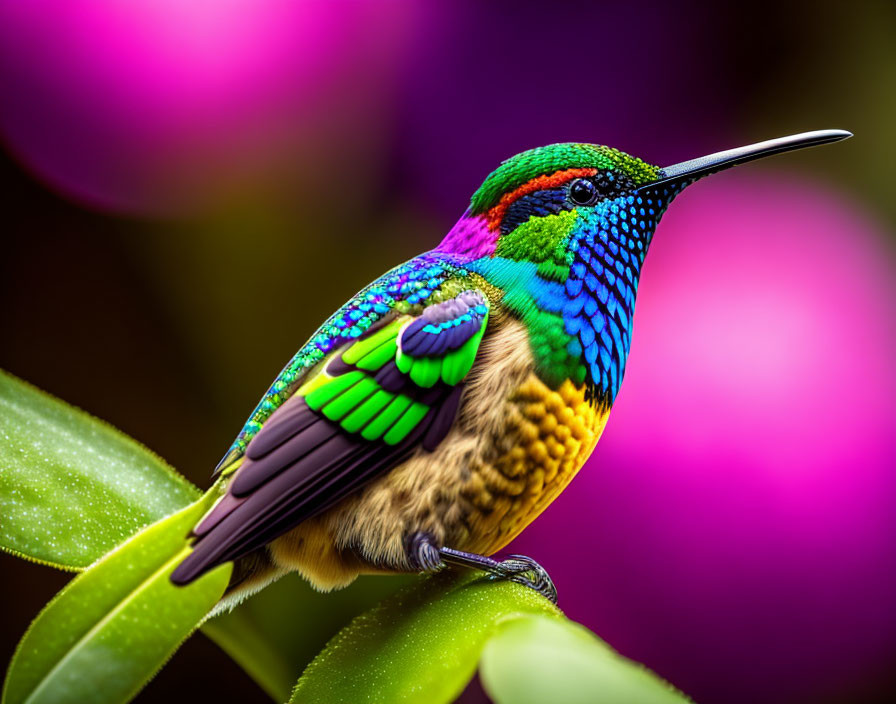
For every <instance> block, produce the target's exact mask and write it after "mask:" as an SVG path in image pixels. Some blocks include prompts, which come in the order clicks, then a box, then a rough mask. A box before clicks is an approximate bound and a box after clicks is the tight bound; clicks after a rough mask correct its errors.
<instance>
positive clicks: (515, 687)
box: [479, 615, 689, 704]
mask: <svg viewBox="0 0 896 704" xmlns="http://www.w3.org/2000/svg"><path fill="white" fill-rule="evenodd" d="M479 673H480V676H481V678H482V684H483V686H484V687H485V691H486V692H488V694H489V696H490V697H491V698H492V699H493V700H494V701H495V702H496V704H542V703H543V702H552V703H553V704H617V703H618V704H629V702H638V703H639V704H684V702H687V701H689V699H688V698H687V697H685V696H684V695H683V694H681V693H680V692H678V691H677V690H675V689H674V688H673V687H672V686H671V685H670V684H668V683H667V682H664V681H663V680H661V679H660V678H658V677H657V676H656V675H654V674H653V673H652V672H650V671H649V670H647V669H646V668H645V667H644V666H642V665H639V664H637V663H635V662H632V661H631V660H628V659H627V658H624V657H622V656H621V655H619V654H618V653H616V652H615V651H614V650H613V649H612V648H610V646H608V645H607V644H606V643H604V642H603V641H601V640H599V639H598V638H597V637H595V635H594V634H593V633H591V631H589V630H588V629H586V628H584V627H582V626H580V625H578V624H576V623H573V622H572V621H566V620H562V619H556V618H545V617H544V616H538V615H536V616H525V617H523V618H518V619H515V620H513V621H510V622H507V623H505V624H504V625H503V626H502V627H501V628H500V629H499V631H498V633H497V634H496V635H495V636H494V637H493V638H491V639H490V640H489V642H488V643H487V644H486V646H485V649H484V650H483V653H482V663H481V666H480V670H479Z"/></svg>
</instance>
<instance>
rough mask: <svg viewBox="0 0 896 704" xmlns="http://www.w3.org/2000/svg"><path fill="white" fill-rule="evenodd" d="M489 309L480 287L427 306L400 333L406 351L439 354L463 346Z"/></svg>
mask: <svg viewBox="0 0 896 704" xmlns="http://www.w3.org/2000/svg"><path fill="white" fill-rule="evenodd" d="M487 312H488V305H487V303H486V300H485V298H484V297H483V295H482V294H481V293H479V292H478V291H464V292H463V293H460V294H458V295H457V296H456V297H454V298H452V299H450V300H447V301H444V302H442V303H436V304H435V305H431V306H429V307H428V308H426V309H425V310H424V311H423V313H421V314H420V317H418V318H417V319H416V320H414V322H412V323H411V324H410V325H408V326H407V327H406V328H405V329H404V330H403V331H402V332H401V335H399V337H398V344H399V346H400V347H401V351H402V352H403V353H404V354H407V355H410V356H412V357H438V356H441V355H443V354H445V353H446V352H448V351H451V350H456V349H459V348H460V347H461V346H463V344H464V343H465V342H466V341H467V340H469V339H470V338H471V337H473V335H475V334H476V333H477V332H478V331H479V329H480V327H481V326H482V320H483V318H485V314H486V313H487Z"/></svg>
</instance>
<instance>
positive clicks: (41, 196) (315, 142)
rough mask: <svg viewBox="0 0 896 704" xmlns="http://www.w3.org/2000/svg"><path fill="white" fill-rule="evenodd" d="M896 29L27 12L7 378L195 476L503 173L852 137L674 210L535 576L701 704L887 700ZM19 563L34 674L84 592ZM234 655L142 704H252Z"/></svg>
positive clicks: (833, 22) (773, 10)
mask: <svg viewBox="0 0 896 704" xmlns="http://www.w3.org/2000/svg"><path fill="white" fill-rule="evenodd" d="M894 15H896V10H894V9H893V8H891V7H888V6H884V5H881V6H879V7H878V6H870V5H869V6H867V7H865V6H862V5H859V6H856V7H851V8H850V12H849V13H842V14H840V15H838V14H836V13H822V12H819V11H818V10H817V8H816V7H815V6H814V5H813V4H810V3H808V2H799V3H794V4H792V5H789V6H787V7H781V6H780V5H778V4H774V5H773V4H771V3H750V4H749V5H748V6H746V5H745V6H741V5H732V6H730V7H729V6H718V5H717V4H710V3H705V4H703V3H697V2H687V3H683V4H681V5H676V6H674V7H673V6H671V5H669V4H667V3H655V4H651V3H631V4H626V5H624V6H620V5H604V4H588V5H586V4H581V3H543V4H537V5H533V4H526V5H525V6H521V5H519V4H515V3H509V2H500V3H488V4H478V3H472V2H461V3H450V4H448V3H444V4H441V3H429V4H427V3H420V2H415V1H413V0H404V1H395V2H364V1H355V2H348V1H345V2H331V3H322V2H302V3H296V2H286V1H284V0H280V1H275V0H254V1H253V2H249V1H248V0H218V1H217V2H212V1H211V0H202V1H198V0H197V1H196V2H192V3H181V2H171V1H169V0H166V1H165V2H159V1H158V0H156V1H155V2H149V1H148V0H147V1H143V0H141V1H139V2H130V3H127V4H125V5H122V4H120V3H113V2H109V1H108V0H105V1H104V0H93V1H92V2H90V1H86V0H84V1H81V2H59V1H52V0H35V1H34V2H30V3H25V4H23V3H13V2H4V3H2V4H0V105H2V109H0V136H2V139H3V144H4V146H5V149H6V155H5V158H4V160H3V162H2V165H0V168H2V171H0V180H2V184H3V188H4V192H5V193H6V195H7V198H6V199H5V200H6V201H7V217H6V220H7V222H6V223H4V228H3V231H4V234H3V235H2V237H3V253H4V256H3V257H2V261H0V303H2V309H3V311H4V324H3V341H4V344H3V345H2V346H0V367H2V368H4V369H7V370H9V371H11V372H13V373H15V374H17V375H19V376H21V377H23V378H25V379H27V380H29V381H31V382H32V383H35V384H37V385H38V386H40V387H42V388H44V389H46V390H48V391H50V392H51V393H54V394H56V395H58V396H60V397H62V398H64V399H66V400H67V401H69V402H72V403H75V404H76V405H79V406H81V407H83V408H85V409H86V410H88V411H90V412H92V413H94V414H96V415H98V416H100V417H102V418H105V419H106V420H108V421H110V422H112V423H113V424H115V425H117V426H118V427H120V428H122V429H123V430H124V431H126V432H128V433H130V434H131V435H133V436H135V437H137V438H138V439H140V440H142V441H143V442H145V443H146V444H148V445H149V446H150V447H152V448H153V449H155V450H156V451H158V452H159V453H160V454H162V455H163V456H165V457H166V458H168V459H169V460H170V461H171V462H172V463H173V464H175V465H176V466H177V467H179V468H180V469H181V470H182V471H183V472H184V473H185V474H187V475H188V476H189V477H190V478H191V479H192V480H193V481H195V482H196V483H197V484H199V485H201V486H205V485H207V483H208V475H209V472H210V470H211V468H212V467H213V466H214V464H215V462H216V461H217V460H218V458H219V456H220V455H221V454H222V453H223V451H224V450H225V449H226V447H227V446H228V445H229V443H230V440H231V439H232V436H233V435H234V434H235V432H236V431H237V430H238V429H239V427H240V425H241V423H242V421H243V419H244V417H245V416H246V415H247V414H248V412H249V411H250V410H251V408H252V407H253V405H254V403H255V401H256V400H257V398H258V396H259V395H260V394H261V393H262V392H263V390H264V389H265V388H266V387H267V384H268V383H269V382H270V380H271V379H272V378H273V376H274V375H275V374H276V373H277V371H278V370H279V369H280V367H281V366H282V364H283V362H284V361H285V360H286V359H287V358H288V357H289V356H290V355H291V354H292V353H293V352H294V350H295V349H296V348H297V347H298V346H299V345H300V344H301V343H302V342H303V341H304V339H305V338H307V337H308V336H309V335H310V334H311V333H312V332H313V330H314V328H315V327H316V325H317V324H318V323H320V322H321V321H322V320H323V319H324V318H325V317H326V316H327V315H328V314H329V313H330V312H331V311H332V310H333V309H334V308H335V307H336V306H338V305H339V304H340V303H341V302H342V301H343V300H345V299H346V298H347V297H348V296H349V295H350V294H351V293H353V292H354V291H355V290H357V289H358V288H360V287H361V286H362V285H363V284H365V283H366V282H367V281H369V280H370V279H372V278H374V277H375V276H377V275H378V274H379V273H381V272H382V271H384V270H385V269H387V268H389V267H390V266H392V265H394V264H396V263H398V262H400V261H402V260H404V259H406V258H408V257H410V256H412V255H414V254H416V253H418V252H420V251H422V250H425V249H428V248H430V247H432V246H434V245H435V244H436V243H437V242H438V240H439V239H440V237H441V235H442V234H443V233H444V232H445V231H446V230H447V229H448V227H450V225H451V224H452V223H453V222H454V220H455V219H456V217H457V216H458V215H459V214H460V213H461V212H462V211H463V210H464V208H465V206H466V203H467V200H468V198H469V196H470V194H471V193H472V191H473V190H474V189H475V188H476V186H477V185H478V184H479V183H480V182H481V180H482V179H483V178H484V177H485V175H486V174H487V173H488V172H489V171H490V170H491V169H492V168H494V167H495V166H496V165H497V163H498V161H500V160H501V159H503V158H505V157H507V156H509V155H511V154H513V153H515V152H517V151H520V150H522V149H525V148H528V147H532V146H536V145H539V144H543V143H548V142H557V141H566V140H579V141H591V142H598V143H605V144H610V145H612V146H617V147H619V148H622V149H624V150H626V151H629V152H631V153H634V154H636V155H638V156H641V157H643V158H645V159H646V160H648V161H652V162H654V163H658V164H661V165H662V164H666V163H672V162H676V161H681V160H684V159H688V158H691V157H694V156H699V155H701V154H703V153H707V152H711V151H715V150H717V149H722V148H727V147H732V146H737V145H740V144H746V143H749V142H753V141H758V140H760V139H765V138H769V137H774V136H780V135H783V134H788V133H792V132H799V131H804V130H809V129H817V128H828V127H836V128H845V129H850V130H852V131H853V132H855V134H856V137H855V139H853V140H850V141H849V142H845V143H841V144H837V145H834V146H830V147H825V148H824V149H816V150H811V151H808V152H800V153H796V154H792V155H787V156H786V157H780V158H775V159H774V160H769V161H763V162H762V163H760V164H755V165H750V166H745V167H743V168H741V169H738V170H735V171H731V172H727V173H725V174H722V175H718V176H715V177H712V178H711V179H708V180H706V181H705V182H701V183H699V184H697V185H695V186H694V187H693V188H691V189H690V190H688V191H686V192H685V193H684V194H683V195H682V196H681V197H680V198H679V199H678V200H676V202H675V203H674V204H673V205H672V207H671V208H670V210H669V212H668V213H667V215H666V216H665V218H664V220H663V222H662V223H661V225H660V227H659V230H658V233H657V237H656V239H655V241H654V244H653V247H652V249H651V253H650V256H649V257H648V260H647V264H646V267H645V272H644V276H643V278H642V283H641V286H640V295H639V302H638V309H637V315H636V325H635V333H634V342H633V351H632V356H631V359H630V363H629V367H628V371H627V374H626V381H625V384H624V385H623V388H622V392H621V394H620V397H619V400H618V402H617V405H616V407H615V409H614V412H613V416H612V417H611V420H610V423H609V425H608V427H607V430H606V433H605V435H604V438H603V439H602V441H601V443H600V445H599V446H598V449H597V451H596V452H595V455H594V456H593V458H592V460H591V461H590V462H589V464H588V465H587V466H586V468H585V469H584V470H583V472H582V474H581V475H580V477H579V478H577V479H576V481H575V482H574V483H573V484H572V486H571V487H570V489H569V490H568V491H567V492H566V493H565V494H564V495H563V496H561V498H560V499H558V500H557V502H556V503H555V504H554V505H553V506H552V507H551V508H549V509H548V510H547V511H546V512H545V514H544V515H543V516H542V517H541V518H540V519H539V520H538V521H536V522H535V523H534V524H533V525H532V526H531V527H530V528H529V529H528V530H527V531H526V532H525V533H524V534H523V535H522V536H521V537H520V538H519V539H518V540H517V541H516V542H515V543H514V544H513V545H512V546H511V551H518V552H526V553H528V554H531V555H533V556H534V557H536V559H538V560H539V561H540V562H542V564H544V565H545V566H546V567H547V568H548V570H549V571H550V573H551V574H552V576H553V578H554V580H555V581H556V583H557V585H558V588H559V590H560V595H561V606H562V607H563V608H564V609H565V610H566V612H567V613H568V615H569V616H570V617H571V618H573V619H576V620H579V621H581V622H582V623H584V624H586V625H587V626H588V627H590V628H592V629H593V630H594V631H595V632H597V633H598V634H599V635H600V636H601V637H603V638H605V639H606V640H607V641H608V642H609V643H610V644H611V645H613V646H614V647H616V648H617V649H619V650H620V651H621V652H623V653H624V654H625V655H627V656H629V657H632V658H634V659H636V660H638V661H641V662H643V663H644V664H646V665H647V666H648V667H650V668H652V669H654V670H656V671H657V672H658V673H660V674H661V675H663V676H664V677H666V678H668V679H669V680H670V681H671V682H672V683H674V684H675V685H677V686H678V687H680V688H681V689H683V690H684V691H685V692H687V693H688V694H690V695H692V696H693V697H694V698H695V699H696V700H697V701H700V702H752V701H764V702H853V701H866V702H874V701H881V702H883V701H890V700H891V698H892V696H893V693H894V691H896V680H894V674H893V671H892V663H893V662H894V656H896V601H894V597H893V594H894V593H896V530H894V521H893V516H894V513H896V486H894V483H896V480H894V476H896V440H894V418H896V365H894V361H893V360H894V359H896V322H894V321H896V290H894V289H896V283H894V281H896V279H894V276H893V271H894V266H896V250H894V247H896V236H894V222H896V205H894V201H893V199H892V195H891V186H890V185H889V184H890V183H891V178H892V177H891V175H890V171H891V166H892V163H893V158H894V156H896V154H894V152H896V136H894V133H893V131H892V129H891V128H890V126H891V125H892V124H894V121H896V115H894V111H896V108H894V105H893V104H892V103H891V102H890V103H887V102H886V101H883V100H880V99H879V96H880V95H881V91H882V87H883V86H888V85H892V82H893V79H894V77H896V41H894V39H896V17H894ZM249 320H251V323H252V324H251V326H248V327H249V328H251V330H256V331H257V330H259V329H263V330H265V331H266V332H265V335H264V337H259V336H258V335H257V334H252V333H249V332H244V331H245V330H246V329H247V326H246V321H249ZM0 561H2V564H3V566H4V569H5V570H6V572H5V574H7V575H8V577H7V580H6V584H5V585H4V589H5V590H6V592H7V593H6V594H5V595H4V596H5V597H6V599H5V600H4V603H7V604H17V605H18V606H17V607H16V608H15V609H9V608H8V609H5V615H6V616H7V619H6V620H7V623H8V632H7V630H6V629H4V635H3V640H2V645H3V648H4V650H3V653H4V654H6V657H7V658H8V656H9V655H10V654H11V652H12V649H13V647H14V645H15V642H16V641H17V639H18V637H19V635H20V634H21V632H22V631H23V630H24V628H25V627H26V626H27V623H28V621H29V620H30V618H31V617H32V615H33V614H34V613H36V611H37V610H38V609H39V608H40V606H41V604H42V603H43V602H44V601H46V600H47V599H48V598H49V597H50V596H51V595H52V593H53V591H55V589H57V588H58V586H59V584H61V583H62V581H64V577H63V576H61V575H55V576H52V577H51V576H49V575H51V574H52V573H49V572H47V571H44V570H43V569H42V568H37V567H35V566H33V565H26V564H19V562H17V561H15V560H13V559H12V558H9V557H6V556H0ZM326 599H327V598H326V597H321V604H326V603H327V602H326ZM322 608H325V607H323V606H322ZM7 612H8V613H7ZM297 627H299V626H298V625H297ZM223 663H224V656H223V655H221V654H220V653H218V652H217V651H215V650H214V649H213V648H212V647H211V646H209V645H208V644H205V643H203V641H201V640H200V639H193V641H191V642H190V644H188V647H187V648H185V650H184V652H182V653H181V654H180V655H179V656H178V658H177V659H176V660H175V661H174V663H173V664H172V666H171V667H169V668H168V669H167V670H166V671H165V672H164V673H163V674H162V676H161V677H160V678H159V679H158V680H157V681H155V682H154V683H153V684H152V685H151V687H150V688H149V689H148V690H147V692H146V693H145V694H144V695H143V697H144V698H146V699H147V700H149V701H152V700H155V699H159V700H161V699H163V698H164V697H165V696H168V694H167V693H168V692H169V691H176V688H177V687H179V686H182V683H183V682H186V681H188V680H189V681H193V682H195V677H196V676H197V675H196V671H197V669H199V671H204V672H206V675H204V679H203V686H204V687H205V684H206V681H205V680H206V679H209V680H212V679H213V681H209V682H208V683H207V685H208V690H207V693H208V694H209V696H214V695H215V693H216V692H217V693H219V694H221V695H222V696H232V695H233V693H234V692H237V691H240V692H243V691H244V692H245V696H246V697H248V698H249V699H250V700H251V697H253V696H255V697H257V698H258V700H259V701H261V700H262V699H261V697H262V695H261V694H259V693H258V690H255V689H253V687H254V686H253V685H252V684H251V683H250V682H249V681H248V680H246V679H245V676H244V675H242V674H240V673H239V672H231V670H234V671H235V668H227V667H224V666H223ZM210 668H214V669H213V672H214V678H211V677H210V675H208V674H207V673H208V671H209V669H210ZM468 697H469V698H471V699H473V698H475V697H477V694H476V693H475V692H471V693H470V694H469V695H468Z"/></svg>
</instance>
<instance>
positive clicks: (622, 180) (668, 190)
mask: <svg viewBox="0 0 896 704" xmlns="http://www.w3.org/2000/svg"><path fill="white" fill-rule="evenodd" d="M849 136H851V135H850V134H849V132H844V131H842V130H823V131H818V132H806V133H804V134H798V135H794V136H791V137H783V138H781V139H774V140H770V141H768V142H761V143H759V144H753V145H750V146H748V147H740V148H738V149H731V150H728V151H724V152H718V153H716V154H711V155H709V156H705V157H701V158H698V159H692V160H691V161H685V162H682V163H680V164H675V165H674V166H667V167H664V168H660V167H658V166H653V165H651V164H648V163H647V162H644V161H642V160H641V159H638V158H636V157H633V156H630V155H628V154H625V153H624V152H620V151H618V150H616V149H611V148H609V147H601V146H595V145H593V144H552V145H550V146H547V147H540V148H538V149H531V150H529V151H526V152H522V153H521V154H517V155H516V156H515V157H512V158H510V159H508V160H507V161H505V162H504V163H503V164H501V165H500V166H499V167H498V168H497V169H496V170H495V171H494V172H492V174H490V175H489V177H488V178H487V179H486V180H485V183H483V184H482V186H481V187H480V188H479V190H477V191H476V193H475V194H474V195H473V199H472V202H471V204H470V208H469V210H468V211H467V212H466V213H465V214H464V216H463V217H462V218H461V219H460V220H459V221H458V223H457V224H456V225H455V226H454V228H452V230H451V231H450V232H449V233H448V235H447V236H446V237H445V239H444V240H443V241H442V243H441V244H440V245H439V247H438V249H439V251H442V252H446V253H450V254H452V255H455V256H457V258H458V259H459V260H460V262H461V263H462V264H463V265H464V266H465V267H467V268H468V269H470V270H471V271H473V272H474V273H477V274H479V275H481V276H484V277H485V279H486V280H487V281H488V282H489V283H490V284H492V285H493V286H494V287H495V290H497V291H501V292H502V294H501V295H502V300H503V302H504V304H505V305H506V306H507V307H508V308H509V309H511V310H512V311H513V312H515V313H516V314H517V316H518V317H520V318H521V319H522V320H523V321H524V322H525V323H526V324H527V326H528V328H529V331H530V338H532V348H533V350H534V352H535V353H536V354H535V358H536V359H535V362H536V370H537V371H538V372H539V374H540V375H541V376H542V378H544V379H547V380H548V381H550V382H551V383H554V384H557V383H560V382H561V381H562V380H563V379H565V378H569V379H572V380H573V381H574V382H576V383H582V382H584V383H586V385H587V388H588V389H589V390H590V393H591V394H592V396H593V397H594V398H597V399H603V400H604V401H605V402H607V403H612V401H613V399H614V398H615V396H616V393H617V392H618V390H619V385H620V383H621V381H622V375H623V372H624V369H625V362H626V358H627V357H628V352H629V348H630V345H631V327H632V319H633V315H634V305H635V292H636V290H637V288H638V280H639V278H640V275H641V267H642V265H643V263H644V257H645V256H646V254H647V248H648V246H649V245H650V241H651V239H652V237H653V232H654V230H655V229H656V226H657V223H658V222H659V219H660V217H661V216H662V214H663V212H664V211H665V209H666V207H667V206H668V205H669V203H670V202H671V201H672V199H673V198H675V196H676V195H677V194H678V193H680V192H681V190H682V189H684V188H685V187H686V186H688V185H689V184H691V183H693V182H694V181H696V180H697V179H699V178H702V177H703V176H706V175H708V174H711V173H715V172H717V171H721V170H722V169H726V168H729V167H731V166H735V165H737V164H742V163H745V162H748V161H752V160H754V159H759V158H762V157H764V156H769V155H771V154H778V153H780V152H785V151H790V150H792V149H800V148H802V147H809V146H813V145H816V144H825V143H827V142H835V141H837V140H840V139H844V138H846V137H849Z"/></svg>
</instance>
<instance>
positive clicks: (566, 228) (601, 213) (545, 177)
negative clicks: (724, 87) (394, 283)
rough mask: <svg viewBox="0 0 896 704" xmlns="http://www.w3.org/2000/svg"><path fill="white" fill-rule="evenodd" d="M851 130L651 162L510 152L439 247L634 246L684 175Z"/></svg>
mask: <svg viewBox="0 0 896 704" xmlns="http://www.w3.org/2000/svg"><path fill="white" fill-rule="evenodd" d="M849 136H851V135H850V133H849V132H845V131H843V130H820V131H816V132H805V133H803V134H798V135H793V136H790V137H783V138H780V139H774V140H770V141H767V142H760V143H759V144H753V145H750V146H747V147H739V148H737V149H730V150H728V151H724V152H718V153H716V154H711V155H709V156H705V157H700V158H697V159H692V160H690V161H685V162H682V163H680V164H675V165H673V166H667V167H659V166H654V165H652V164H649V163H647V162H645V161H642V160H641V159H639V158H637V157H634V156H631V155H629V154H626V153H625V152H621V151H619V150H618V149H613V148H611V147H604V146H599V145H594V144H579V143H566V144H551V145H548V146H546V147H538V148H536V149H530V150H528V151H525V152H522V153H520V154H517V155H516V156H513V157H511V158H510V159H507V160H506V161H505V162H503V163H502V164H501V165H500V166H499V167H498V168H497V169H495V170H494V171H493V172H492V173H491V174H489V176H488V178H486V179H485V182H484V183H483V184H482V186H480V187H479V189H478V190H477V191H476V192H475V193H474V194H473V198H472V200H471V202H470V208H469V210H468V211H467V212H466V213H465V214H464V216H463V217H462V218H461V220H460V221H459V222H458V223H457V225H455V227H454V228H453V229H452V230H451V232H449V233H448V235H447V236H446V237H445V239H444V240H443V241H442V243H441V244H440V245H439V250H441V251H445V252H451V253H453V254H458V255H461V256H464V257H470V258H473V259H476V258H482V257H504V258H509V259H514V260H518V261H519V260H525V261H534V262H540V261H545V260H547V259H552V260H553V259H557V260H558V261H557V263H558V265H559V264H562V262H561V261H559V260H560V259H563V258H566V259H570V257H571V253H570V251H569V247H570V245H571V246H572V247H575V246H576V245H575V244H574V243H575V242H577V241H579V240H580V239H582V238H585V239H588V240H592V241H603V242H604V243H606V244H609V243H610V242H615V243H616V245H618V246H620V247H622V248H624V249H628V250H629V251H631V253H632V254H636V255H637V254H640V258H641V259H642V260H643V255H644V253H646V250H647V246H648V244H649V243H650V239H651V237H652V236H653V231H654V229H655V228H656V225H657V222H658V221H659V219H660V216H661V215H662V214H663V212H664V211H665V209H666V207H667V206H668V205H669V203H670V202H671V201H672V199H673V198H674V197H675V196H676V195H677V194H678V193H680V192H681V190H682V189H683V188H685V187H686V186H687V185H689V184H691V183H693V182H694V181H696V180H697V179H699V178H702V177H703V176H706V175H709V174H712V173H716V172H718V171H721V170H723V169H727V168H729V167H731V166H735V165H737V164H743V163H746V162H748V161H753V160H755V159H760V158H762V157H765V156H770V155H772V154H778V153H781V152H785V151H790V150H793V149H801V148H803V147H810V146H815V145H818V144H825V143H828V142H834V141H837V140H840V139H844V138H846V137H849Z"/></svg>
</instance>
